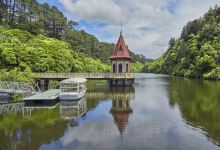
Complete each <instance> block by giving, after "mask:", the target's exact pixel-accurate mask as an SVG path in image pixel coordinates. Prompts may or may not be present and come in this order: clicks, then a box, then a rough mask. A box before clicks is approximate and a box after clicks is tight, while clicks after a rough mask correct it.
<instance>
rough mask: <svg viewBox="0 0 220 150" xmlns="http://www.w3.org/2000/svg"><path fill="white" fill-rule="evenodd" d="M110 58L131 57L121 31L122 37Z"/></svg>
mask: <svg viewBox="0 0 220 150" xmlns="http://www.w3.org/2000/svg"><path fill="white" fill-rule="evenodd" d="M109 58H110V59H117V58H126V59H131V58H132V57H130V55H129V50H128V46H127V45H126V44H125V41H124V38H123V35H122V32H121V33H120V37H119V39H118V42H117V44H116V45H115V47H114V50H113V52H112V55H111V57H109Z"/></svg>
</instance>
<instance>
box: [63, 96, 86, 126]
mask: <svg viewBox="0 0 220 150" xmlns="http://www.w3.org/2000/svg"><path fill="white" fill-rule="evenodd" d="M86 111H87V104H86V98H85V97H84V98H82V99H80V100H77V101H61V102H60V117H61V118H62V119H64V120H68V121H69V127H74V126H77V125H78V118H79V117H81V116H82V115H83V114H85V113H86Z"/></svg>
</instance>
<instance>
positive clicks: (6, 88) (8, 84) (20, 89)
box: [0, 81, 40, 94]
mask: <svg viewBox="0 0 220 150" xmlns="http://www.w3.org/2000/svg"><path fill="white" fill-rule="evenodd" d="M0 92H6V93H20V94H25V93H31V94H35V93H38V92H40V89H39V87H38V85H37V84H35V85H33V84H31V83H22V82H12V81H0Z"/></svg>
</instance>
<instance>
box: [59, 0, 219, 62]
mask: <svg viewBox="0 0 220 150" xmlns="http://www.w3.org/2000/svg"><path fill="white" fill-rule="evenodd" d="M59 2H60V3H62V4H63V6H64V8H65V9H66V11H67V12H68V16H73V18H77V19H78V21H80V20H85V21H88V22H100V23H106V24H107V25H106V26H104V27H103V26H102V27H100V26H98V25H97V26H96V29H94V33H95V32H96V31H97V33H98V32H99V33H100V32H101V33H105V34H108V35H109V36H111V38H106V39H114V41H107V42H116V41H117V38H118V34H119V31H120V20H121V16H123V30H124V31H123V32H124V38H125V40H126V41H127V44H128V46H129V48H130V49H131V50H132V51H134V52H136V53H142V54H144V55H145V56H146V57H148V58H156V57H159V56H161V55H162V54H163V53H164V52H165V51H166V48H167V46H168V41H169V39H170V37H171V36H172V37H178V36H179V35H180V33H181V30H182V28H183V26H184V25H185V24H186V23H187V22H188V21H191V20H194V19H197V18H199V17H200V16H203V14H204V13H205V12H207V11H208V9H209V7H214V5H215V4H219V3H220V0H212V1H210V0H135V1H134V0H59ZM106 39H100V40H104V41H106Z"/></svg>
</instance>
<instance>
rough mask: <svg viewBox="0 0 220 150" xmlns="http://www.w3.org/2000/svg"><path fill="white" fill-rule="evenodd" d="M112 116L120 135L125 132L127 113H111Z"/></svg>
mask: <svg viewBox="0 0 220 150" xmlns="http://www.w3.org/2000/svg"><path fill="white" fill-rule="evenodd" d="M112 116H113V118H114V121H115V124H116V125H117V127H118V130H119V132H120V134H121V135H122V134H123V132H124V131H125V127H126V126H127V124H128V117H129V112H125V113H121V112H119V113H112Z"/></svg>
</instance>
